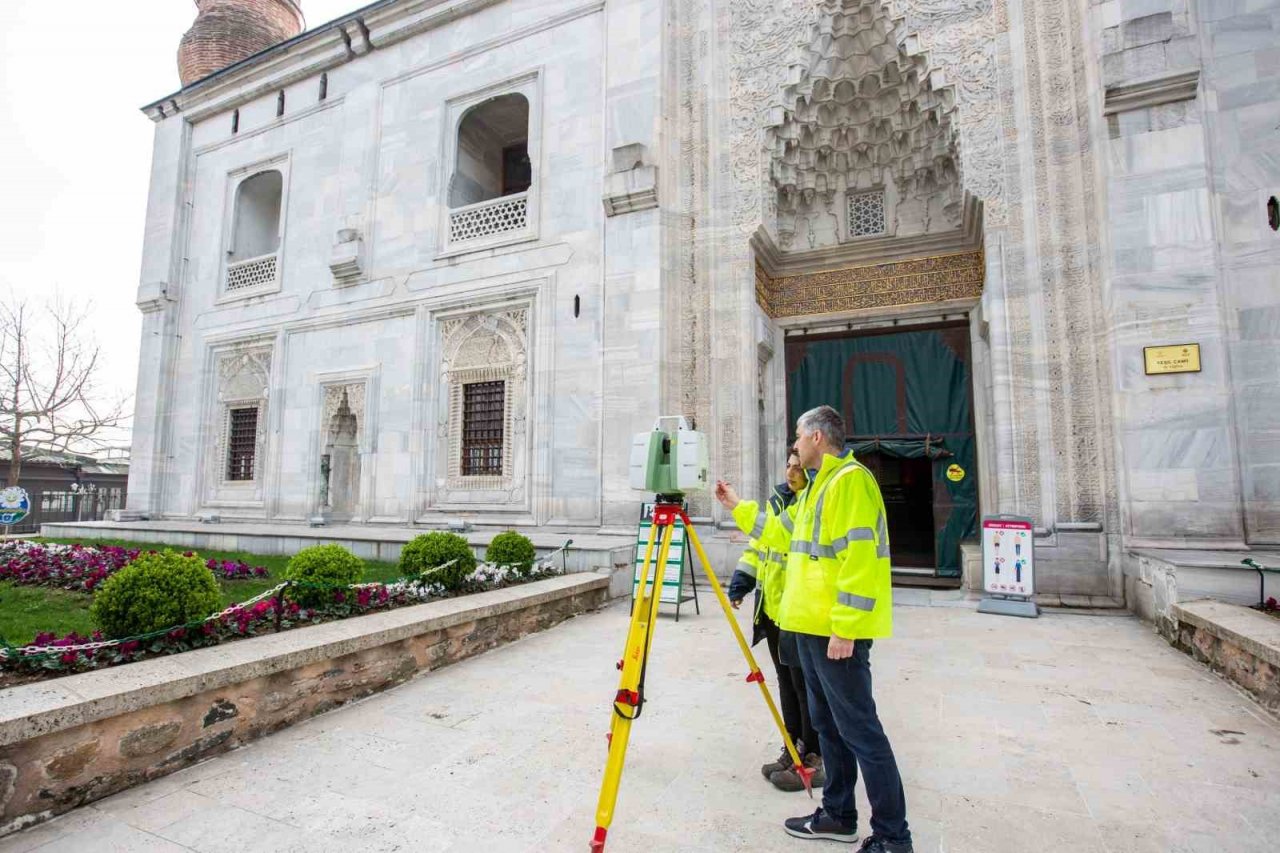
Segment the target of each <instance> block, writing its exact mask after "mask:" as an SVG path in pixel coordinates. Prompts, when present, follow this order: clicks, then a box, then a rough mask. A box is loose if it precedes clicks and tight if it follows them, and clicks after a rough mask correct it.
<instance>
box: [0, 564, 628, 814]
mask: <svg viewBox="0 0 1280 853" xmlns="http://www.w3.org/2000/svg"><path fill="white" fill-rule="evenodd" d="M607 588H608V579H607V578H604V577H600V576H595V575H573V576H564V577H558V578H552V579H550V580H546V581H539V582H537V583H533V584H529V585H527V586H523V587H516V588H510V589H504V590H498V591H495V592H490V593H481V594H479V595H474V596H468V597H465V598H460V599H450V600H447V601H441V602H434V603H428V604H423V605H418V606H415V607H407V608H402V609H399V610H393V611H389V612H386V613H379V614H375V615H371V616H363V617H359V618H354V619H348V620H343V621H341V622H332V623H327V624H324V625H317V626H313V627H310V628H302V629H298V630H295V631H287V632H284V633H282V634H275V635H270V636H265V637H257V638H254V639H249V640H243V641H239V642H236V643H234V644H231V645H230V646H218V647H212V648H207V649H200V650H197V651H193V652H187V653H185V654H182V655H175V656H171V657H166V658H159V659H156V660H151V661H143V662H140V663H135V664H129V665H126V666H123V667H118V668H115V669H109V670H101V671H97V672H90V673H85V674H82V675H75V676H68V677H65V678H61V679H58V680H56V681H51V682H41V683H37V684H31V685H23V686H20V687H14V688H9V689H8V690H7V691H5V694H6V695H5V700H6V701H5V704H4V710H3V712H0V810H2V811H0V834H6V833H9V832H14V831H16V830H18V829H22V828H24V827H26V826H30V825H32V824H35V823H39V822H41V821H43V820H46V819H48V818H50V817H53V816H54V815H57V814H61V813H62V812H66V811H68V810H70V809H73V808H75V807H77V806H80V805H84V804H85V803H90V802H93V801H94V800H98V799H101V798H102V797H106V796H108V795H110V794H114V793H116V792H118V791H122V790H124V789H126V788H130V787H132V786H134V785H138V784H141V783H143V782H146V781H149V780H151V779H155V778H158V777H160V776H164V775H167V774H169V773H172V772H173V771H175V770H179V769H181V768H183V767H187V766H189V765H191V764H193V763H195V762H197V761H200V760H203V759H205V758H207V757H209V756H211V755H215V754H217V753H219V752H225V751H227V750H230V749H234V748H236V747H238V746H241V745H243V744H246V743H248V742H250V741H252V740H255V739H256V738H259V737H261V736H263V735H265V734H270V733H271V732H273V731H276V730H278V729H281V728H284V727H285V726H289V725H292V724H294V723H297V722H300V721H302V720H306V719H308V718H310V717H313V716H315V715H317V714H321V713H324V712H325V711H328V710H331V709H333V708H336V707H338V706H340V705H342V704H344V703H346V702H350V701H352V700H354V699H359V698H362V697H364V696H369V695H370V694H373V693H376V692H378V691H381V690H385V689H387V688H388V687H393V686H395V685H397V684H400V683H402V682H404V681H407V680H408V679H410V678H412V677H414V676H415V675H417V674H419V673H424V672H429V671H431V670H433V669H439V668H440V667H442V666H447V665H448V664H451V663H454V662H455V661H459V660H463V659H465V658H468V657H471V656H472V655H476V654H479V653H481V652H484V651H487V650H489V649H492V648H495V647H497V646H500V645H502V644H504V643H508V642H511V641H512V640H516V639H519V638H520V637H523V636H525V635H527V634H531V633H534V632H536V631H540V630H542V629H544V628H548V627H550V626H552V625H555V624H557V623H559V622H562V621H564V620H565V619H568V618H571V617H573V616H576V615H578V614H580V613H583V612H586V611H589V610H594V609H595V608H597V607H599V606H601V605H602V604H603V603H604V602H605V600H606V596H607V592H608V589H607Z"/></svg>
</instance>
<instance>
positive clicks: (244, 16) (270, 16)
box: [178, 0, 304, 87]
mask: <svg viewBox="0 0 1280 853" xmlns="http://www.w3.org/2000/svg"><path fill="white" fill-rule="evenodd" d="M195 4H196V8H197V9H199V10H200V13H199V15H197V16H196V22H195V23H194V24H192V25H191V29H189V30H187V34H186V35H184V36H183V37H182V45H181V46H180V47H179V48H178V74H179V75H180V76H181V78H182V85H183V86H184V87H185V86H189V85H191V84H192V83H194V82H196V81H197V80H200V79H202V78H204V77H207V76H208V75H210V74H212V73H213V72H215V71H220V70H221V69H223V68H226V67H227V66H228V65H231V64H232V63H235V62H239V61H240V60H242V59H244V58H245V57H247V56H252V55H253V54H255V53H257V52H258V51H260V50H266V49H267V48H269V47H271V46H272V45H274V44H279V43H280V42H282V41H285V40H286V39H291V38H293V37H294V36H296V35H297V34H298V33H300V32H302V28H303V26H304V21H303V18H302V4H301V0H195Z"/></svg>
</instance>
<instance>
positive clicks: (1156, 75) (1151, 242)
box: [1093, 0, 1274, 547]
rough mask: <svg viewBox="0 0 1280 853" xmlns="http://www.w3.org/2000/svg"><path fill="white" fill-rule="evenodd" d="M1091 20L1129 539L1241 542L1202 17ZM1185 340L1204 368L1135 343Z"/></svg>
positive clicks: (1177, 1) (1173, 13) (1167, 2)
mask: <svg viewBox="0 0 1280 853" xmlns="http://www.w3.org/2000/svg"><path fill="white" fill-rule="evenodd" d="M1093 25H1094V26H1093V32H1094V34H1095V37H1096V38H1098V40H1099V43H1100V45H1101V59H1102V68H1101V72H1102V86H1103V92H1102V100H1103V112H1104V113H1105V114H1106V117H1107V119H1106V122H1107V123H1106V128H1105V134H1106V135H1105V138H1104V139H1103V140H1102V141H1101V144H1102V145H1103V146H1105V150H1106V151H1107V154H1108V157H1107V162H1108V163H1109V165H1110V171H1109V174H1108V176H1107V191H1108V206H1107V225H1108V228H1107V238H1108V239H1107V249H1108V252H1107V266H1108V276H1107V280H1106V299H1107V306H1108V310H1107V319H1108V321H1109V329H1108V336H1109V339H1110V342H1111V346H1112V353H1111V358H1112V363H1113V369H1114V370H1115V376H1116V389H1115V394H1116V400H1117V415H1118V417H1117V429H1118V430H1119V436H1118V448H1119V458H1120V462H1121V472H1122V476H1121V485H1122V492H1121V500H1122V502H1123V506H1124V509H1125V516H1126V518H1127V529H1126V530H1125V534H1126V542H1127V544H1128V545H1129V546H1130V547H1132V546H1135V545H1138V546H1142V545H1145V546H1148V547H1185V546H1188V545H1191V546H1201V547H1205V546H1207V547H1239V546H1240V545H1242V544H1243V541H1244V529H1243V505H1242V499H1241V493H1240V471H1239V467H1238V461H1237V460H1238V456H1237V453H1238V451H1237V447H1236V431H1235V427H1236V424H1235V412H1234V411H1233V399H1232V398H1233V393H1232V384H1231V370H1230V364H1229V361H1230V358H1229V357H1230V350H1229V340H1228V333H1227V329H1226V325H1225V322H1224V321H1225V318H1224V312H1225V310H1226V306H1225V305H1224V298H1223V297H1224V294H1223V281H1222V279H1223V276H1224V273H1225V270H1224V269H1223V264H1222V261H1221V258H1220V257H1219V252H1220V251H1221V250H1222V249H1223V248H1224V247H1222V246H1220V245H1219V240H1218V237H1219V235H1218V234H1215V221H1214V220H1215V216H1214V209H1213V208H1214V205H1213V201H1212V196H1211V193H1212V189H1211V185H1212V176H1211V174H1210V168H1211V166H1210V157H1211V153H1210V150H1209V145H1208V140H1207V138H1206V127H1205V119H1206V116H1207V114H1208V113H1209V112H1210V105H1209V104H1207V103H1206V102H1205V100H1204V98H1203V97H1202V95H1201V92H1202V91H1203V89H1202V87H1201V86H1200V83H1199V79H1200V76H1201V59H1200V50H1199V35H1200V34H1199V33H1198V29H1199V24H1198V22H1197V21H1196V18H1195V16H1194V14H1192V12H1191V10H1190V9H1189V8H1188V2H1187V0H1158V2H1150V3H1147V4H1145V5H1143V6H1142V7H1141V8H1137V9H1130V8H1129V7H1128V6H1124V5H1122V4H1116V3H1109V4H1106V5H1105V6H1102V7H1098V8H1097V9H1095V11H1094V14H1093ZM1272 45H1274V42H1272ZM1233 144H1235V143H1234V136H1233ZM1223 236H1225V235H1223ZM1186 343H1198V344H1199V345H1200V357H1201V363H1202V370H1201V372H1199V373H1182V374H1170V375H1155V376H1148V375H1147V374H1146V373H1145V369H1144V362H1143V348H1144V347H1146V346H1152V345H1168V344H1186Z"/></svg>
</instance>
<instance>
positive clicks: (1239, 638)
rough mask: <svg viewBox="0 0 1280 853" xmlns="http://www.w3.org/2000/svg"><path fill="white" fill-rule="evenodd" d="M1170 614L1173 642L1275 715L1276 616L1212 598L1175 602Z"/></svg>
mask: <svg viewBox="0 0 1280 853" xmlns="http://www.w3.org/2000/svg"><path fill="white" fill-rule="evenodd" d="M1171 612H1172V615H1173V622H1174V624H1176V626H1177V632H1176V634H1175V635H1174V636H1172V637H1170V638H1169V641H1170V642H1171V643H1173V645H1174V646H1176V647H1177V648H1179V649H1181V650H1182V651H1184V652H1186V653H1187V654H1189V655H1191V656H1192V657H1193V658H1195V659H1196V660H1198V661H1200V662H1201V663H1203V664H1206V665H1207V666H1208V667H1209V668H1210V669H1212V670H1213V671H1214V672H1217V673H1218V674H1220V675H1222V676H1224V677H1225V678H1227V679H1229V680H1231V681H1233V682H1234V683H1236V684H1237V685H1239V686H1240V687H1242V688H1244V689H1245V690H1247V691H1248V692H1249V693H1251V694H1252V695H1253V696H1254V698H1256V699H1257V700H1258V701H1259V702H1260V703H1262V705H1263V707H1265V708H1267V709H1268V710H1270V711H1272V712H1273V713H1277V714H1280V619H1277V618H1275V617H1274V616H1268V615H1266V614H1263V613H1259V612H1258V611H1256V610H1251V609H1249V608H1247V607H1241V606H1239V605H1235V604H1227V603H1224V602H1221V601H1211V600H1204V601H1189V602H1186V603H1185V604H1175V605H1173V606H1172V608H1171Z"/></svg>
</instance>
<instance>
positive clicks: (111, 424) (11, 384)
mask: <svg viewBox="0 0 1280 853" xmlns="http://www.w3.org/2000/svg"><path fill="white" fill-rule="evenodd" d="M88 313H89V312H88V307H87V306H85V305H73V304H69V303H67V302H64V301H62V300H61V299H59V298H57V297H54V299H53V300H52V301H50V302H49V303H48V304H46V305H43V306H40V307H38V308H32V306H31V305H30V304H29V303H28V302H27V300H25V299H20V298H17V297H14V296H12V295H11V296H9V298H8V299H6V300H5V301H4V302H0V449H3V450H8V451H9V453H10V456H9V474H8V479H7V484H8V485H10V486H16V485H17V484H18V476H19V475H20V474H21V473H22V459H23V454H24V452H30V451H33V450H36V451H39V450H50V451H61V452H84V451H92V450H97V449H100V448H102V447H105V446H106V445H107V443H108V441H107V440H108V438H109V437H110V435H111V433H112V432H113V431H114V428H116V427H119V426H121V425H122V424H123V422H124V420H125V417H126V412H125V408H124V401H123V400H117V401H106V400H104V399H103V395H102V394H101V393H100V390H99V388H98V385H97V382H96V380H97V379H98V373H99V366H100V365H99V362H100V358H99V357H100V355H101V347H100V346H99V345H98V343H97V342H96V341H95V340H93V338H92V336H91V335H90V334H89V333H88V330H87V329H86V328H85V319H86V317H87V316H88Z"/></svg>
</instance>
